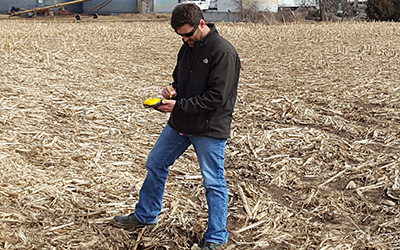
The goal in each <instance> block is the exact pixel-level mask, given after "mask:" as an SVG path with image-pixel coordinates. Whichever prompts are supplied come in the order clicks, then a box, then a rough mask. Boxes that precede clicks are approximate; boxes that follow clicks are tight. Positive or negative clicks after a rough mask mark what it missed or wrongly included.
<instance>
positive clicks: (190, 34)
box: [175, 24, 199, 37]
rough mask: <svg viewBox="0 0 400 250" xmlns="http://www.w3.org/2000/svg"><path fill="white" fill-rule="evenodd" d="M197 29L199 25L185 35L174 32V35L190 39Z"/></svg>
mask: <svg viewBox="0 0 400 250" xmlns="http://www.w3.org/2000/svg"><path fill="white" fill-rule="evenodd" d="M198 27H199V25H198V24H197V25H196V26H194V27H193V29H192V31H190V32H188V33H185V34H181V33H179V32H178V31H176V30H175V32H176V34H178V35H180V36H182V37H191V36H193V34H194V32H196V30H197V28H198Z"/></svg>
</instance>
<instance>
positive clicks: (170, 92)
mask: <svg viewBox="0 0 400 250" xmlns="http://www.w3.org/2000/svg"><path fill="white" fill-rule="evenodd" d="M161 95H162V97H164V98H165V99H171V98H173V97H175V96H176V91H175V89H174V88H173V87H172V86H167V87H165V88H163V90H162V94H161Z"/></svg>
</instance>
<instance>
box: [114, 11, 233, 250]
mask: <svg viewBox="0 0 400 250" xmlns="http://www.w3.org/2000/svg"><path fill="white" fill-rule="evenodd" d="M171 26H172V28H173V29H174V30H175V32H176V33H177V34H178V35H179V36H181V37H182V40H183V43H184V44H183V45H182V47H181V49H180V51H179V53H178V59H177V64H176V67H175V69H174V72H173V80H174V81H173V83H172V86H167V87H165V88H163V91H162V96H163V97H164V98H165V99H166V100H163V101H162V105H160V106H158V107H157V109H159V110H160V111H163V112H167V113H171V115H170V118H169V120H168V124H167V125H166V126H165V127H164V129H163V131H162V132H161V134H160V137H159V138H158V140H157V142H156V144H155V145H154V147H153V149H152V150H151V152H150V154H149V156H148V159H147V162H146V169H147V176H146V179H145V181H144V183H143V186H142V188H141V190H140V194H139V201H138V203H137V204H136V208H135V212H134V213H132V214H130V215H128V216H116V217H115V218H114V219H113V220H112V222H111V224H112V225H114V226H117V227H122V228H142V227H144V226H146V225H151V224H155V223H156V222H157V216H158V215H159V213H160V211H161V205H162V199H163V194H164V187H165V182H166V179H167V175H168V167H169V166H171V165H172V164H173V163H174V162H175V160H176V159H177V158H178V157H180V156H181V155H182V154H183V152H184V151H185V150H186V149H187V148H188V147H189V146H190V145H193V147H194V149H195V152H196V154H197V158H198V161H199V165H200V171H201V173H202V176H203V185H204V187H205V189H206V199H207V204H208V216H209V217H208V227H207V231H206V232H205V234H204V245H203V247H202V250H210V249H211V250H213V249H217V248H219V247H220V246H221V245H222V244H224V243H225V242H226V241H227V240H228V231H227V230H226V228H225V227H226V220H227V211H228V191H227V186H226V182H225V177H224V152H225V144H226V140H227V138H229V135H230V125H231V121H232V113H233V109H234V105H235V102H236V96H237V85H238V81H239V72H240V60H239V56H238V55H237V53H236V50H235V49H234V47H233V46H232V45H231V44H230V43H229V42H228V41H227V40H225V39H224V38H222V37H221V36H220V35H219V34H218V32H217V30H216V28H215V26H214V25H213V24H206V23H205V21H204V17H203V12H202V11H201V10H200V9H199V8H198V7H197V6H196V5H195V4H180V5H177V6H176V7H175V9H174V10H173V12H172V17H171Z"/></svg>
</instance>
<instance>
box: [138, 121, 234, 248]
mask: <svg viewBox="0 0 400 250" xmlns="http://www.w3.org/2000/svg"><path fill="white" fill-rule="evenodd" d="M190 145H193V147H194V149H195V152H196V154H197V158H198V161H199V165H200V171H201V174H202V176H203V185H204V187H205V189H206V199H207V204H208V227H207V231H206V233H205V234H204V240H205V241H206V242H214V243H217V244H222V243H225V242H226V241H227V240H228V231H227V230H226V229H225V226H226V219H227V214H228V189H227V187H226V182H225V176H224V153H225V145H226V139H215V138H209V137H200V136H186V135H180V134H179V133H178V132H177V131H175V130H173V129H172V128H171V127H170V126H169V125H167V126H165V128H164V129H163V131H162V132H161V134H160V137H159V138H158V140H157V142H156V144H155V145H154V147H153V149H152V150H151V152H150V154H149V156H148V158H147V162H146V169H147V176H146V179H145V180H144V183H143V186H142V188H141V190H140V194H139V202H138V203H137V204H136V209H135V212H134V215H135V217H136V218H137V219H138V220H139V221H140V222H141V223H144V224H150V223H155V222H157V216H158V214H159V213H160V211H161V205H162V199H163V195H164V187H165V182H166V180H167V175H168V167H169V166H171V165H172V164H173V163H174V162H175V160H176V159H178V157H179V156H181V155H182V154H183V152H185V150H186V149H187V148H188V147H189V146H190Z"/></svg>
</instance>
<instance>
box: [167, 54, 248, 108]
mask: <svg viewBox="0 0 400 250" xmlns="http://www.w3.org/2000/svg"><path fill="white" fill-rule="evenodd" d="M238 68H240V62H239V58H238V56H237V54H236V53H232V52H230V51H225V52H224V51H221V52H219V53H217V54H216V55H215V56H214V58H213V60H212V65H211V68H210V71H209V77H208V83H207V86H208V89H207V90H206V91H205V92H204V93H202V94H200V95H196V96H193V97H190V98H187V99H184V98H182V99H180V100H179V101H178V102H177V104H176V105H175V108H174V111H173V112H182V111H183V112H185V113H187V114H195V113H202V112H208V111H211V110H214V109H216V108H218V107H220V106H223V105H225V103H226V102H227V100H229V99H230V98H229V97H230V96H231V95H232V94H233V93H232V91H233V89H235V88H234V84H237V78H238V76H237V74H236V72H238Z"/></svg>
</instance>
